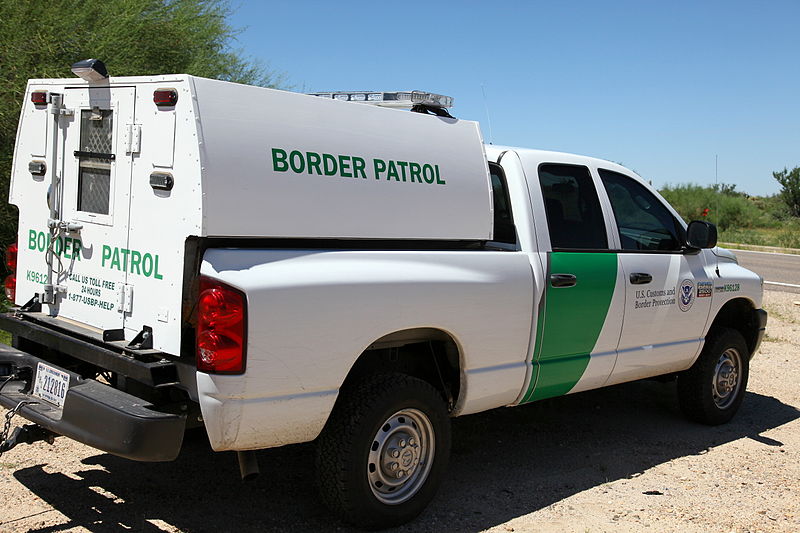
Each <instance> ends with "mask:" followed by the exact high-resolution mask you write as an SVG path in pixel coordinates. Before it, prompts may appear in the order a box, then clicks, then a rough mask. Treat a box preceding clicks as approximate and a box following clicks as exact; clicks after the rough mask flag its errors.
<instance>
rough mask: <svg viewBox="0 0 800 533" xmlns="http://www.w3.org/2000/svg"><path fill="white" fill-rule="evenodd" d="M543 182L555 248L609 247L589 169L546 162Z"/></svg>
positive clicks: (542, 166) (541, 183)
mask: <svg viewBox="0 0 800 533" xmlns="http://www.w3.org/2000/svg"><path fill="white" fill-rule="evenodd" d="M539 184H540V185H541V187H542V195H543V196H544V208H545V213H546V214H547V227H548V228H549V230H550V244H551V246H552V248H553V250H556V249H567V250H604V249H608V237H607V236H606V226H605V222H604V220H603V212H602V211H601V209H600V201H599V200H598V199H597V190H595V188H594V183H593V182H592V176H591V174H590V173H589V169H588V168H586V167H582V166H577V165H557V164H552V163H547V164H543V165H540V166H539Z"/></svg>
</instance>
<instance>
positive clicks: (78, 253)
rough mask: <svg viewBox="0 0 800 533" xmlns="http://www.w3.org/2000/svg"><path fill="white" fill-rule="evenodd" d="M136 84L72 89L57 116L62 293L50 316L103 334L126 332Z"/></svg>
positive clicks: (57, 273) (57, 251) (57, 248)
mask: <svg viewBox="0 0 800 533" xmlns="http://www.w3.org/2000/svg"><path fill="white" fill-rule="evenodd" d="M134 96H135V89H134V88H132V87H98V88H90V89H87V88H69V89H66V90H65V91H64V95H63V108H64V109H65V110H67V111H66V113H64V114H63V115H62V116H61V118H60V119H59V129H60V142H59V143H58V151H59V152H60V153H59V154H58V157H57V164H58V168H60V170H61V183H62V185H61V187H57V188H56V191H55V193H53V195H54V196H55V197H54V198H51V201H54V202H56V203H57V205H58V206H59V208H58V209H57V212H58V215H57V218H58V222H59V223H60V226H61V229H60V230H59V231H58V238H57V239H53V240H52V242H53V248H54V250H53V251H54V254H53V265H51V268H52V269H53V271H54V276H53V277H54V279H57V284H58V285H59V286H61V287H65V288H66V292H64V291H63V290H61V291H60V294H59V295H58V297H57V298H56V303H55V305H53V306H52V308H51V314H53V315H58V316H62V317H66V318H70V319H73V320H77V321H79V322H82V323H84V324H88V325H90V326H93V327H96V328H100V329H103V330H110V329H121V328H122V327H123V324H124V318H125V313H124V312H123V309H122V307H121V305H120V304H121V303H122V297H123V295H124V285H125V281H126V270H127V264H128V261H129V258H128V257H127V256H126V255H125V254H124V252H123V250H124V251H127V242H128V217H129V204H130V183H131V154H130V148H129V147H127V146H126V142H128V140H129V139H128V131H127V127H128V125H129V124H132V123H133V122H134V120H133V118H134Z"/></svg>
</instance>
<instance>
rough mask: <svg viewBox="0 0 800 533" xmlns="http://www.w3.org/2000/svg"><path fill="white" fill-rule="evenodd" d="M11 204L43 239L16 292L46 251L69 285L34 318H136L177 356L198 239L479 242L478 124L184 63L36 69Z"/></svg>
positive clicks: (24, 233) (32, 281) (488, 228)
mask: <svg viewBox="0 0 800 533" xmlns="http://www.w3.org/2000/svg"><path fill="white" fill-rule="evenodd" d="M42 93H44V95H43V94H42ZM54 99H55V100H54ZM54 101H55V102H57V103H58V104H59V105H58V106H54V105H53V102H54ZM43 103H44V105H43ZM53 109H56V110H57V114H53ZM54 173H55V176H54ZM10 202H11V203H12V204H14V205H17V206H24V209H20V221H19V223H20V246H21V247H23V248H26V249H28V250H35V251H36V252H38V254H30V253H26V254H21V256H20V265H19V271H20V272H21V275H20V276H18V285H17V291H16V293H17V302H16V303H17V304H20V305H22V304H25V303H26V302H27V301H29V300H30V298H31V297H32V296H33V295H34V294H37V293H40V292H41V291H42V287H43V285H45V284H47V280H48V272H47V270H48V266H47V264H46V260H45V258H46V256H47V254H48V251H52V252H54V256H55V260H56V262H57V263H58V265H57V267H56V268H55V270H56V274H55V278H56V279H54V280H53V281H52V283H53V284H54V285H56V286H61V287H64V288H65V291H66V294H63V295H62V296H63V297H62V298H60V299H58V298H57V300H60V301H57V302H56V303H55V304H54V305H51V306H49V308H48V306H45V309H44V310H43V311H44V312H45V313H48V314H50V315H54V316H55V315H58V316H61V317H65V318H70V319H74V320H77V321H79V322H81V323H83V324H87V325H89V326H92V327H95V328H99V329H101V330H103V331H107V330H118V329H123V330H124V337H125V339H126V340H131V339H132V338H133V337H134V336H136V335H137V334H138V333H140V332H141V331H142V330H143V328H144V327H145V326H147V327H150V328H152V329H153V335H152V338H153V340H154V346H153V348H154V349H158V350H162V351H164V352H167V353H172V354H178V353H179V350H180V338H181V321H182V314H183V311H182V310H181V309H180V308H179V307H178V305H177V303H178V302H181V300H182V293H184V292H185V290H186V284H187V283H188V282H190V281H191V280H189V279H187V278H188V277H189V275H190V273H191V271H189V272H188V273H187V272H185V266H186V264H187V262H194V261H196V260H197V258H193V257H188V256H187V249H188V248H187V242H196V241H197V238H206V237H208V238H224V239H226V240H229V239H247V240H248V242H249V243H250V245H251V246H253V245H255V246H258V242H259V241H261V240H264V241H265V242H266V241H267V240H269V241H270V242H271V244H272V245H273V246H274V241H275V240H276V239H277V240H282V239H293V240H296V239H315V240H319V239H336V240H343V239H345V240H355V239H358V240H384V241H385V240H402V241H404V242H407V241H420V240H430V241H437V242H442V241H447V242H452V241H457V242H464V241H466V242H481V241H486V240H490V239H491V238H492V216H493V215H492V195H491V181H490V178H489V172H488V166H487V162H486V157H485V152H484V147H483V142H482V139H481V134H480V129H479V126H478V124H477V123H476V122H471V121H465V120H457V119H453V118H448V117H438V116H431V115H424V114H420V113H411V112H408V111H403V110H397V109H386V108H378V107H374V106H370V105H354V104H351V103H348V102H341V101H337V100H333V99H324V98H319V97H316V96H309V95H303V94H297V93H291V92H286V91H279V90H273V89H267V88H261V87H252V86H245V85H239V84H235V83H229V82H223V81H216V80H209V79H204V78H197V77H193V76H188V75H167V76H149V77H120V78H109V79H106V80H103V81H101V82H95V83H87V82H85V81H83V80H80V79H75V78H73V79H49V80H31V81H30V82H29V83H28V87H27V91H26V96H25V101H24V106H23V109H22V114H21V118H20V124H19V131H18V143H17V146H16V149H15V157H14V163H13V179H12V189H11V191H10ZM48 202H50V203H48ZM53 203H55V206H54V208H53V211H51V207H53V205H52V204H53ZM48 220H56V221H58V223H60V224H62V226H63V228H64V231H62V232H61V233H60V234H59V237H58V238H57V239H56V240H55V242H53V243H51V242H50V240H51V237H50V234H49V229H48ZM237 242H238V241H237ZM323 242H324V241H323ZM296 245H297V244H296V242H295V244H294V246H296ZM332 246H336V245H333V244H332ZM134 293H135V294H134Z"/></svg>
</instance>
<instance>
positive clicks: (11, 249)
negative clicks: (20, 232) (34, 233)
mask: <svg viewBox="0 0 800 533" xmlns="http://www.w3.org/2000/svg"><path fill="white" fill-rule="evenodd" d="M17 250H18V248H17V243H14V244H9V245H8V248H6V266H7V267H8V269H9V270H10V271H11V272H13V273H15V274H16V273H17Z"/></svg>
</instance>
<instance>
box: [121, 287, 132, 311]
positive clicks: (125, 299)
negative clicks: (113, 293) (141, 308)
mask: <svg viewBox="0 0 800 533" xmlns="http://www.w3.org/2000/svg"><path fill="white" fill-rule="evenodd" d="M117 312H119V313H131V312H133V285H127V284H122V283H120V284H119V285H117Z"/></svg>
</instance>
